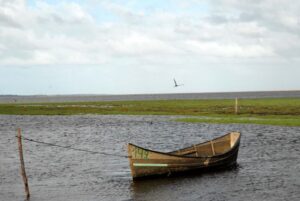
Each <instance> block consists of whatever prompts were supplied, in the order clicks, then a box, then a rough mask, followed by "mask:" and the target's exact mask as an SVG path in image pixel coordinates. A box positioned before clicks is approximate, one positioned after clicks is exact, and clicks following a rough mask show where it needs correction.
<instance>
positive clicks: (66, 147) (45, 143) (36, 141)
mask: <svg viewBox="0 0 300 201" xmlns="http://www.w3.org/2000/svg"><path fill="white" fill-rule="evenodd" d="M16 137H17V138H18V136H16ZM21 138H22V139H23V140H25V141H29V142H35V143H39V144H44V145H48V146H53V147H60V148H64V149H71V150H76V151H83V152H87V153H92V154H102V155H107V156H116V157H122V158H128V156H125V155H119V154H110V153H106V152H100V151H91V150H87V149H80V148H74V147H71V146H62V145H58V144H53V143H49V142H43V141H39V140H34V139H30V138H26V137H23V136H22V137H21Z"/></svg>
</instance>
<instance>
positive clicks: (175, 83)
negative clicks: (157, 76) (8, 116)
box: [173, 78, 183, 87]
mask: <svg viewBox="0 0 300 201" xmlns="http://www.w3.org/2000/svg"><path fill="white" fill-rule="evenodd" d="M173 80H174V87H179V86H183V84H177V82H176V80H175V78H174V79H173Z"/></svg>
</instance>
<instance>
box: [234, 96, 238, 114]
mask: <svg viewBox="0 0 300 201" xmlns="http://www.w3.org/2000/svg"><path fill="white" fill-rule="evenodd" d="M234 112H235V114H238V113H239V106H238V98H237V97H236V98H235V108H234Z"/></svg>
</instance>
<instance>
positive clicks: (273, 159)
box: [0, 115, 300, 201]
mask: <svg viewBox="0 0 300 201" xmlns="http://www.w3.org/2000/svg"><path fill="white" fill-rule="evenodd" d="M172 118H174V117H164V116H100V115H98V116H96V115H95V116H93V115H85V116H4V115H0V200H1V201H2V200H3V201H4V200H5V201H10V200H14V201H15V200H24V189H23V183H22V179H21V177H20V175H19V158H18V155H17V143H16V138H15V137H14V136H15V134H16V128H17V127H21V128H22V129H23V135H24V136H26V137H29V138H33V139H36V140H41V141H47V142H51V143H56V144H60V145H70V146H73V147H76V148H83V149H89V150H95V151H105V152H108V153H114V154H121V155H123V154H126V143H127V142H133V143H136V144H139V145H141V146H145V147H148V148H152V149H157V150H161V151H171V150H173V149H176V148H179V147H184V146H188V145H191V144H193V143H198V142H200V141H204V140H207V139H211V138H214V137H217V136H220V135H223V134H225V133H227V132H229V131H233V130H238V131H241V132H242V141H241V146H240V152H239V157H238V164H239V165H238V167H237V168H235V169H232V170H227V171H221V172H216V173H207V174H202V175H196V176H182V177H174V178H164V179H153V180H145V181H139V182H133V181H132V180H131V177H130V171H129V167H128V161H127V159H126V158H119V157H109V156H106V155H100V154H90V153H85V152H79V151H74V150H65V149H61V148H58V147H49V146H45V145H40V144H35V143H32V142H24V145H23V146H24V149H25V150H24V156H25V161H26V170H27V174H28V177H29V183H30V189H31V194H32V198H31V201H46V200H47V201H49V200H65V201H77V200H78V201H83V200H84V201H86V200H111V201H116V200H149V201H152V200H153V201H157V200H270V201H271V200H272V201H274V200H299V199H300V159H299V156H300V146H299V144H300V128H299V127H278V126H258V125H238V124H232V125H212V124H188V123H177V122H173V121H171V120H172Z"/></svg>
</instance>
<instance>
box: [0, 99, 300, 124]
mask: <svg viewBox="0 0 300 201" xmlns="http://www.w3.org/2000/svg"><path fill="white" fill-rule="evenodd" d="M234 103H235V101H234V100H229V99H225V100H155V101H102V102H73V103H15V104H0V114H7V115H76V114H124V115H188V116H201V117H203V116H204V117H210V118H184V119H180V120H179V121H185V122H206V123H255V124H272V125H293V126H299V116H300V99H299V98H276V99H274V98H270V99H241V100H239V114H238V115H235V114H234Z"/></svg>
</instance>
